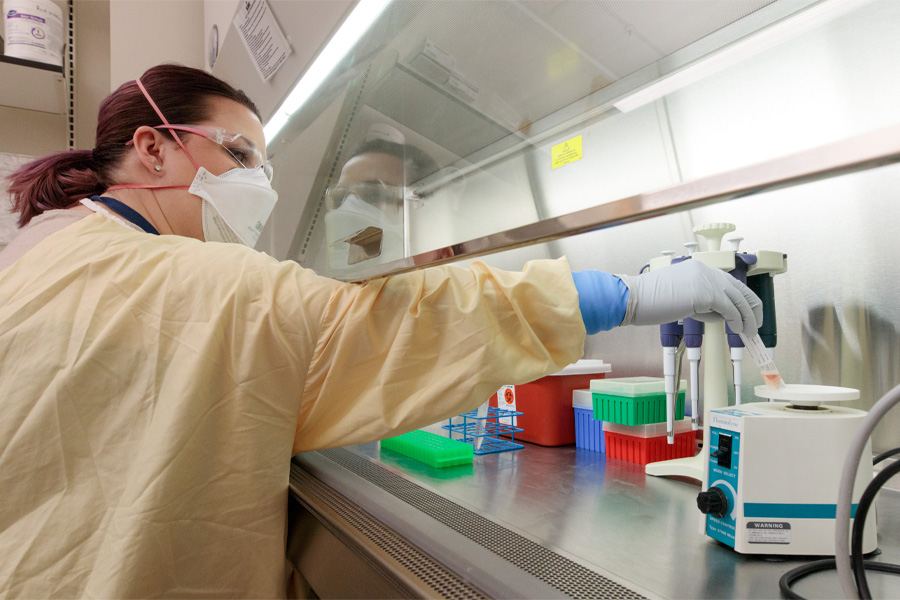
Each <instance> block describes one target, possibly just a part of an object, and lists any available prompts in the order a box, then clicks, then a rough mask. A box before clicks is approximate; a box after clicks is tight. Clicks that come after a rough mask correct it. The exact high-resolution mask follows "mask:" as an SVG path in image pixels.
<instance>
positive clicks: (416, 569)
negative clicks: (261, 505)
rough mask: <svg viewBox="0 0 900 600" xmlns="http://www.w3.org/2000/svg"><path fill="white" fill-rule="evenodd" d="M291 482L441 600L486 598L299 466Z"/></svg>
mask: <svg viewBox="0 0 900 600" xmlns="http://www.w3.org/2000/svg"><path fill="white" fill-rule="evenodd" d="M291 480H292V482H294V483H296V484H297V485H299V486H302V488H303V493H304V494H308V495H309V496H312V497H314V498H316V499H317V500H320V501H321V502H323V503H325V504H326V505H327V506H328V507H329V508H330V509H332V510H333V511H334V512H336V513H337V514H338V515H340V516H341V517H342V518H343V519H345V520H346V521H347V522H348V523H350V524H351V525H352V526H353V527H354V528H355V529H356V530H357V531H359V532H360V533H362V534H363V535H364V536H365V537H366V538H367V539H368V540H370V541H371V542H372V543H374V544H375V545H376V546H378V548H379V549H381V550H382V551H384V552H385V553H386V554H388V555H389V556H391V557H392V558H393V559H394V560H396V561H397V562H399V563H400V564H401V565H403V567H404V568H406V569H407V570H408V571H410V572H411V573H412V574H413V575H415V576H416V577H417V578H418V579H419V580H421V581H423V582H424V583H425V584H426V585H428V586H429V587H431V588H432V589H433V590H434V591H435V592H436V593H437V594H438V595H440V597H442V598H460V599H463V600H478V599H481V598H486V596H484V595H483V594H482V593H481V592H479V591H478V590H477V589H476V588H473V587H472V586H470V585H469V584H467V583H466V582H465V581H463V580H462V579H460V578H459V577H457V576H456V575H455V574H454V573H453V572H451V571H449V570H447V569H446V568H445V567H444V566H443V565H441V564H440V563H438V562H437V561H435V560H434V559H432V558H431V557H430V556H428V555H426V554H423V553H422V552H420V551H419V550H418V549H417V548H416V547H415V546H413V545H411V544H410V543H409V542H407V541H406V540H405V539H403V538H401V537H399V536H398V535H397V534H395V533H394V532H393V531H392V530H390V529H388V528H387V527H384V526H383V525H381V524H380V523H379V522H378V521H376V520H375V519H373V518H372V517H371V516H369V515H368V514H366V513H365V512H364V511H362V510H361V509H360V508H359V507H358V506H356V505H355V504H353V503H352V502H350V501H348V500H347V499H346V498H344V497H343V496H341V495H340V494H338V493H337V492H335V491H334V490H332V489H331V488H329V487H328V486H326V485H324V484H322V483H320V482H319V481H318V480H317V479H315V477H313V476H312V475H310V474H309V473H307V472H306V471H304V470H303V469H301V468H300V467H298V466H296V465H292V466H291Z"/></svg>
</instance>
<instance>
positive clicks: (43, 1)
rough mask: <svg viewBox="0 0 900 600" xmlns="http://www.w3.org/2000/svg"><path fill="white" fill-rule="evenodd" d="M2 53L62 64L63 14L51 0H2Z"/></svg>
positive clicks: (57, 64)
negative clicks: (4, 46) (3, 47)
mask: <svg viewBox="0 0 900 600" xmlns="http://www.w3.org/2000/svg"><path fill="white" fill-rule="evenodd" d="M3 22H4V35H3V37H4V41H5V45H6V48H5V51H4V53H5V55H6V56H11V57H13V58H24V59H26V60H33V61H37V62H42V63H47V64H52V65H56V66H62V61H63V57H62V52H63V15H62V10H61V9H60V8H59V6H57V5H56V4H54V3H53V2H51V1H50V0H5V1H4V2H3Z"/></svg>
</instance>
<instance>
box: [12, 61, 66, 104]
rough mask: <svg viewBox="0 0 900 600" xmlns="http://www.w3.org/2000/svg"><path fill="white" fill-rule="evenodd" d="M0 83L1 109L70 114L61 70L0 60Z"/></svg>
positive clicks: (30, 63)
mask: <svg viewBox="0 0 900 600" xmlns="http://www.w3.org/2000/svg"><path fill="white" fill-rule="evenodd" d="M0 81H2V82H3V85H0V106H9V107H12V108H24V109H26V110H35V111H39V112H46V113H52V114H55V115H62V114H65V113H66V101H65V100H66V78H65V75H64V74H63V69H62V67H60V66H56V65H50V64H46V63H42V62H36V61H32V60H25V59H21V58H13V57H11V56H0Z"/></svg>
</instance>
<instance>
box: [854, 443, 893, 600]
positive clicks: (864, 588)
mask: <svg viewBox="0 0 900 600" xmlns="http://www.w3.org/2000/svg"><path fill="white" fill-rule="evenodd" d="M897 473H900V461H897V462H895V463H893V464H891V465H889V466H887V467H885V468H884V469H882V470H881V472H880V473H879V474H878V475H877V476H876V477H875V478H874V479H873V480H872V481H871V482H870V483H869V485H868V486H866V491H864V492H863V495H862V497H860V499H859V504H858V505H857V506H856V516H855V517H853V532H852V535H851V538H850V565H851V567H852V568H853V577H854V578H855V579H856V589H857V590H859V597H860V598H861V599H862V600H871V598H872V593H871V592H870V591H869V582H868V581H866V568H865V567H864V566H863V552H862V544H863V531H864V529H865V525H866V517H867V516H868V514H869V508H870V507H871V506H872V502H874V501H875V495H876V494H877V493H878V492H879V490H881V488H882V487H884V484H885V483H887V482H888V480H889V479H890V478H891V477H893V476H894V475H896V474H897ZM878 564H884V563H878ZM886 566H896V567H897V571H894V572H898V573H900V566H897V565H886Z"/></svg>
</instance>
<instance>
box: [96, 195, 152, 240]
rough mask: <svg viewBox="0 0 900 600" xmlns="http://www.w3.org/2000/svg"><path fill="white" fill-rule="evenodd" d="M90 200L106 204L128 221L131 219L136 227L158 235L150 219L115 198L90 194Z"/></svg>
mask: <svg viewBox="0 0 900 600" xmlns="http://www.w3.org/2000/svg"><path fill="white" fill-rule="evenodd" d="M91 200H93V201H94V202H99V203H100V204H105V205H106V206H108V207H110V208H111V209H113V210H114V211H116V212H117V213H119V215H121V216H122V217H124V218H125V219H127V220H128V221H131V222H132V223H134V224H135V225H137V226H138V227H140V228H141V229H143V230H144V231H146V232H147V233H152V234H153V235H159V232H158V231H157V230H156V227H154V226H153V225H151V224H150V221H148V220H147V219H145V218H144V217H142V216H141V213H139V212H138V211H136V210H134V209H133V208H131V207H130V206H128V205H127V204H123V203H122V202H119V201H118V200H116V199H115V198H108V197H106V196H91Z"/></svg>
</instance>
